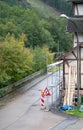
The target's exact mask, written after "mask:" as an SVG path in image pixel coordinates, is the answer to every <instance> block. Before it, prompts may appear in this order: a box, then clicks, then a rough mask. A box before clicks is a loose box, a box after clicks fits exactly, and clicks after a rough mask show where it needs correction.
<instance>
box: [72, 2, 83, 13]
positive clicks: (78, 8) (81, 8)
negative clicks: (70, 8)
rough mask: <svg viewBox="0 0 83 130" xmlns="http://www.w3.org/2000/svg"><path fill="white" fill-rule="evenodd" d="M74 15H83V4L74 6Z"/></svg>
mask: <svg viewBox="0 0 83 130" xmlns="http://www.w3.org/2000/svg"><path fill="white" fill-rule="evenodd" d="M74 15H83V4H76V5H75V6H74Z"/></svg>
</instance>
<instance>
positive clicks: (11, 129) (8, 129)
mask: <svg viewBox="0 0 83 130" xmlns="http://www.w3.org/2000/svg"><path fill="white" fill-rule="evenodd" d="M52 80H53V79H52V76H50V77H49V78H47V79H45V80H43V81H41V82H40V83H39V84H36V85H35V86H34V87H32V88H31V89H29V90H28V91H26V92H24V93H23V94H22V93H21V94H20V95H19V94H18V95H19V96H16V97H15V98H13V99H12V100H11V102H9V103H7V104H6V105H5V106H4V107H2V108H1V109H0V130H50V129H51V128H52V127H53V126H55V125H56V124H57V123H59V122H61V121H62V120H64V119H65V118H64V117H60V116H58V115H56V116H55V114H53V113H52V112H50V111H49V112H45V111H44V110H41V106H40V97H41V95H40V92H41V90H43V89H44V88H45V87H46V86H47V84H49V85H50V84H51V82H52Z"/></svg>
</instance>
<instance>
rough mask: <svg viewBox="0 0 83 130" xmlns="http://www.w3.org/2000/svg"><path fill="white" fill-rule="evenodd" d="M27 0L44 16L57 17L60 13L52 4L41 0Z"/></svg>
mask: <svg viewBox="0 0 83 130" xmlns="http://www.w3.org/2000/svg"><path fill="white" fill-rule="evenodd" d="M27 2H28V3H29V4H30V5H31V6H32V8H34V9H35V10H36V11H37V12H38V13H39V14H40V16H42V17H45V18H48V17H56V16H57V15H59V13H58V12H57V11H56V10H55V9H54V8H53V7H51V6H49V5H47V4H45V3H44V2H42V1H40V0H27Z"/></svg>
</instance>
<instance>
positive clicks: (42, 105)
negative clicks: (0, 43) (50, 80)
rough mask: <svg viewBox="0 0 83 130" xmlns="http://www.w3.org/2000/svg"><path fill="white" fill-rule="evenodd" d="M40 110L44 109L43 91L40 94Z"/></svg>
mask: <svg viewBox="0 0 83 130" xmlns="http://www.w3.org/2000/svg"><path fill="white" fill-rule="evenodd" d="M41 109H45V95H44V91H42V92H41Z"/></svg>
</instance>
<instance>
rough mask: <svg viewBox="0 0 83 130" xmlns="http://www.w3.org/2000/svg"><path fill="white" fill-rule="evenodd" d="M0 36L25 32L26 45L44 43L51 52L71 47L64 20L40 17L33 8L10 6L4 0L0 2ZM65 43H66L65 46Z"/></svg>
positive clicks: (66, 49)
mask: <svg viewBox="0 0 83 130" xmlns="http://www.w3.org/2000/svg"><path fill="white" fill-rule="evenodd" d="M0 8H1V9H2V10H1V11H0V21H1V23H0V37H2V38H3V39H4V38H5V37H6V35H7V34H8V33H10V34H11V35H12V34H13V35H14V36H15V37H16V38H19V37H20V35H21V34H22V33H24V34H26V37H27V39H26V40H25V46H26V47H33V48H35V47H36V46H39V47H43V46H45V45H47V46H48V48H49V49H50V50H51V51H52V52H57V51H58V43H59V44H60V51H63V52H65V51H68V50H69V49H70V47H71V36H70V35H66V34H65V26H66V23H65V21H63V20H61V19H59V18H57V17H56V18H47V19H45V18H44V19H41V17H40V16H39V15H38V13H37V12H35V11H34V10H33V9H28V10H26V9H23V8H22V7H18V6H13V7H10V6H8V5H6V4H5V3H4V2H0ZM65 45H67V46H66V47H65Z"/></svg>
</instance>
